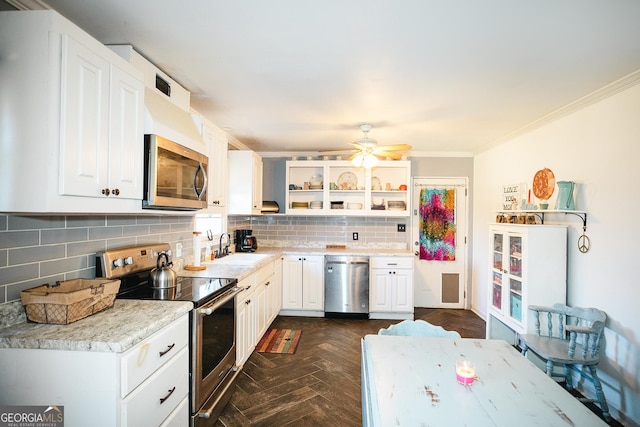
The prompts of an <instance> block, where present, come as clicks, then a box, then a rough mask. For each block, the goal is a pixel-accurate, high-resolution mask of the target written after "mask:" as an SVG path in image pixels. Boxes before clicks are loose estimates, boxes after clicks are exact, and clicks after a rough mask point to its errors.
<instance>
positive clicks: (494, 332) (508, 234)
mask: <svg viewBox="0 0 640 427" xmlns="http://www.w3.org/2000/svg"><path fill="white" fill-rule="evenodd" d="M490 239H491V248H490V251H489V253H490V254H491V255H490V260H489V262H490V263H491V268H490V269H489V278H488V279H489V280H488V283H489V289H488V298H489V299H488V304H487V307H488V316H487V338H488V339H491V338H501V339H505V340H507V341H508V342H511V343H512V344H517V336H518V334H524V333H534V332H535V327H534V323H533V322H534V321H533V319H532V318H531V315H530V312H529V310H528V308H527V307H528V306H530V305H546V306H550V305H553V304H555V303H562V304H565V303H566V301H567V228H566V227H565V226H556V225H516V224H493V225H491V226H490Z"/></svg>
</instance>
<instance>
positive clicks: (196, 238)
mask: <svg viewBox="0 0 640 427" xmlns="http://www.w3.org/2000/svg"><path fill="white" fill-rule="evenodd" d="M193 265H194V266H195V267H200V232H199V231H194V232H193Z"/></svg>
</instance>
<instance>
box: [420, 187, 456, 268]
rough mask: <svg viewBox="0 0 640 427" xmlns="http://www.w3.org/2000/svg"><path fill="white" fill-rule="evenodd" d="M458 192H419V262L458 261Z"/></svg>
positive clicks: (432, 190)
mask: <svg viewBox="0 0 640 427" xmlns="http://www.w3.org/2000/svg"><path fill="white" fill-rule="evenodd" d="M455 212H456V190H455V189H448V190H447V189H426V188H423V189H422V190H420V222H419V228H420V259H424V260H429V261H455V259H456V242H455V237H456V218H455Z"/></svg>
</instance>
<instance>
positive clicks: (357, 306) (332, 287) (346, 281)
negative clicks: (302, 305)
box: [324, 255, 369, 317]
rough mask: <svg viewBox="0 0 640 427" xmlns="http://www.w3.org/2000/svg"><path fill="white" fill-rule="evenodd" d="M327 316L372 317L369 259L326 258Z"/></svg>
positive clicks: (325, 307)
mask: <svg viewBox="0 0 640 427" xmlns="http://www.w3.org/2000/svg"><path fill="white" fill-rule="evenodd" d="M324 314H325V316H346V317H368V316H369V257H366V256H352V255H327V256H325V257H324Z"/></svg>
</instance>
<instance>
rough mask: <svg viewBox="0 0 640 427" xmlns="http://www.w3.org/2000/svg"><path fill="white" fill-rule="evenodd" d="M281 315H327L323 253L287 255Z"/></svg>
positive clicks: (283, 259) (284, 265)
mask: <svg viewBox="0 0 640 427" xmlns="http://www.w3.org/2000/svg"><path fill="white" fill-rule="evenodd" d="M280 314H283V315H301V316H320V317H321V316H324V255H301V254H300V255H284V257H283V258H282V310H281V311H280Z"/></svg>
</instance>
